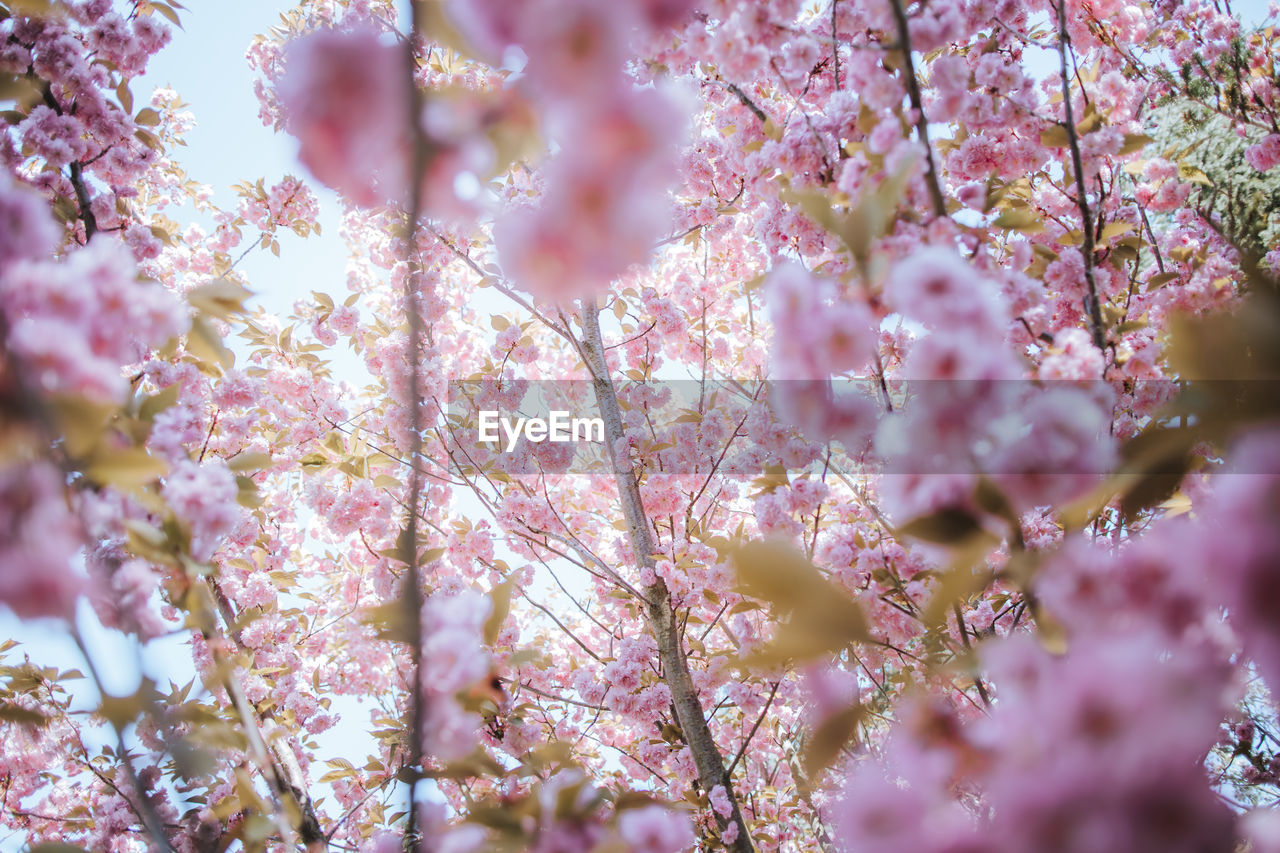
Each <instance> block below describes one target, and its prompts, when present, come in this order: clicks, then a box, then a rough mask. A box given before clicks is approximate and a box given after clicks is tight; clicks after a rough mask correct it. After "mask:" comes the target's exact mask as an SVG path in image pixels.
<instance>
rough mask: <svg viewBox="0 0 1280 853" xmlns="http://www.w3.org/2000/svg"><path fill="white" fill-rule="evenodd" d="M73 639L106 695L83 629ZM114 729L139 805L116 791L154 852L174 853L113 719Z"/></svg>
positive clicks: (117, 745) (73, 632)
mask: <svg viewBox="0 0 1280 853" xmlns="http://www.w3.org/2000/svg"><path fill="white" fill-rule="evenodd" d="M71 639H72V640H73V641H74V642H75V644H76V647H77V648H78V649H79V650H80V656H81V657H83V658H84V662H85V665H86V666H87V667H88V668H89V675H90V677H92V678H93V683H94V686H95V687H97V688H98V692H99V693H101V694H102V695H103V696H106V695H107V689H106V687H105V686H103V681H102V674H101V673H100V672H99V671H98V665H97V663H96V662H95V661H94V659H93V655H91V654H89V649H88V647H87V646H86V645H85V643H84V637H83V636H82V635H81V634H80V629H79V628H77V627H75V626H74V625H73V626H72V628H71ZM111 729H112V731H113V732H114V733H115V736H116V750H117V751H116V756H117V757H118V758H119V759H120V766H121V767H122V768H124V773H125V776H127V777H128V778H129V785H130V786H131V787H132V788H133V792H134V795H135V796H136V797H137V798H138V802H137V803H136V804H135V803H132V802H130V801H129V799H128V798H127V797H124V792H123V791H120V789H119V788H116V792H117V793H119V794H120V796H121V797H123V798H124V799H125V802H127V803H129V806H130V807H131V808H132V809H133V813H134V814H136V815H137V816H138V818H139V819H140V820H141V821H142V828H143V829H145V830H146V832H147V835H149V836H151V840H152V841H153V842H154V849H156V850H160V851H162V852H163V853H173V847H172V845H170V844H169V837H168V836H167V835H165V832H164V821H163V820H161V819H160V815H159V814H158V813H157V812H156V810H155V807H154V806H153V805H152V803H151V798H150V797H149V796H148V795H147V789H146V788H144V787H143V786H142V780H141V779H139V778H138V773H137V771H136V770H134V767H133V762H132V761H131V760H130V758H129V750H128V749H127V748H126V747H125V743H124V730H123V728H122V727H121V726H120V724H119V723H117V722H115V721H114V720H113V721H112V722H111ZM85 763H86V764H88V763H89V760H88V754H87V753H86V755H85ZM90 767H92V765H90ZM111 787H113V788H115V787H116V786H115V785H114V784H112V786H111Z"/></svg>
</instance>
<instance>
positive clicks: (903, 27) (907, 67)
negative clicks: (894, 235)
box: [891, 0, 947, 219]
mask: <svg viewBox="0 0 1280 853" xmlns="http://www.w3.org/2000/svg"><path fill="white" fill-rule="evenodd" d="M891 3H892V5H893V20H894V23H895V24H897V28H898V47H899V48H901V50H902V66H903V71H904V72H905V73H906V78H907V97H908V98H910V99H911V109H912V110H913V111H914V112H915V114H916V135H917V136H918V137H919V138H920V144H922V145H923V146H924V163H925V172H926V174H925V183H926V184H928V186H929V198H930V200H931V201H932V202H933V215H934V216H936V217H938V218H939V219H941V218H942V217H944V216H946V215H947V201H946V199H945V198H944V197H943V195H942V180H941V178H939V177H938V167H937V165H935V164H934V161H933V146H932V145H931V144H930V143H929V120H928V119H927V118H925V114H924V102H923V101H922V100H921V98H920V81H919V80H917V79H916V65H915V60H914V59H912V57H911V28H910V26H909V25H908V23H907V10H906V9H905V8H904V7H903V5H902V0H891Z"/></svg>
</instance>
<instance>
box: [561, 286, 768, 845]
mask: <svg viewBox="0 0 1280 853" xmlns="http://www.w3.org/2000/svg"><path fill="white" fill-rule="evenodd" d="M581 316H582V319H581V322H582V331H583V339H582V343H581V352H582V356H583V360H584V361H585V362H586V366H587V370H588V371H589V372H590V373H591V384H592V387H593V389H594V391H595V396H596V403H597V404H598V406H599V408H600V416H601V418H602V419H603V420H604V424H605V440H606V444H607V449H608V454H609V461H610V463H611V464H612V466H613V475H614V480H615V482H616V483H617V487H618V500H619V502H620V503H621V505H622V514H623V517H624V519H625V521H626V525H627V536H628V539H629V541H630V544H631V551H632V553H633V554H634V556H635V560H636V562H637V563H638V564H639V565H640V566H642V567H644V568H648V569H650V570H652V569H653V568H654V567H655V563H654V559H653V555H654V551H655V547H654V543H653V538H652V536H651V534H650V531H649V522H648V517H647V516H646V515H645V510H644V504H643V503H642V501H641V498H640V484H639V482H638V481H637V480H636V475H635V472H634V471H633V470H632V468H631V463H630V461H629V460H627V459H625V458H620V457H619V456H618V447H619V445H620V443H621V441H622V440H623V439H624V438H625V435H626V433H625V430H624V428H623V425H622V412H621V409H620V408H619V405H618V395H617V391H616V389H615V388H614V386H613V380H612V378H611V377H610V375H609V365H608V362H607V361H606V360H605V348H604V342H603V340H602V339H601V334H600V307H599V306H598V305H597V304H596V302H595V301H594V300H591V299H584V300H583V301H582V315H581ZM643 593H644V603H645V608H644V611H645V614H646V621H647V622H648V623H649V630H650V631H651V632H652V633H653V636H654V639H655V640H656V641H657V646H658V658H659V660H660V661H661V663H662V678H663V680H664V681H665V682H666V684H667V687H668V688H669V689H670V690H671V704H672V706H673V707H674V708H675V713H676V721H677V722H678V723H679V725H680V730H681V736H682V738H683V739H684V742H685V743H686V744H687V745H688V747H689V752H690V753H691V754H692V756H693V761H694V764H695V765H696V766H697V768H698V778H699V780H700V781H701V782H702V786H703V788H704V789H705V790H707V791H708V792H709V791H711V789H712V788H714V787H715V786H717V785H722V786H724V790H725V792H726V793H727V794H728V797H729V803H730V805H731V806H732V808H733V811H732V813H731V814H730V816H729V817H728V818H723V817H721V816H720V815H719V814H718V813H716V814H715V818H716V822H717V823H718V824H719V826H720V828H721V830H722V831H723V830H725V829H727V828H728V826H729V824H730V823H733V824H735V825H736V826H737V829H738V835H737V838H736V839H735V840H734V841H733V843H732V844H730V845H727V846H728V848H729V849H730V850H733V851H735V853H753V851H754V850H755V845H754V844H752V842H751V833H750V831H749V830H748V829H747V824H746V821H745V820H744V819H743V817H742V811H741V809H739V807H738V799H737V796H736V795H735V794H734V790H733V780H732V779H730V778H729V774H728V773H727V772H726V771H725V766H724V756H722V755H721V754H720V748H719V747H718V746H717V745H716V742H715V739H714V738H713V737H712V735H711V728H710V726H709V725H708V724H707V717H706V714H705V713H704V711H703V708H702V702H701V700H700V699H699V698H698V691H697V688H695V687H694V684H693V677H692V676H691V675H690V673H689V663H688V659H687V658H686V656H685V652H684V648H683V643H682V642H681V639H680V632H679V623H678V620H677V618H676V613H675V608H674V607H672V606H671V594H670V592H669V591H668V590H667V585H666V584H665V583H664V582H663V580H662V579H661V578H657V579H656V580H655V581H654V583H652V584H649V585H646V586H645V587H644V588H643Z"/></svg>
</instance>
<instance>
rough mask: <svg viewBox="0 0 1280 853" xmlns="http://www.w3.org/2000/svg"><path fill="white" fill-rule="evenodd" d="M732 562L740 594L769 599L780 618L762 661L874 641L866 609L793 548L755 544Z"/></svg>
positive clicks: (742, 549)
mask: <svg viewBox="0 0 1280 853" xmlns="http://www.w3.org/2000/svg"><path fill="white" fill-rule="evenodd" d="M732 559H733V563H734V566H735V568H736V569H737V572H738V587H739V591H740V592H742V593H743V594H744V595H751V596H754V597H756V598H760V599H763V600H765V601H768V602H769V603H770V604H772V605H773V612H774V615H775V616H777V617H778V618H779V625H778V630H777V634H776V636H775V640H774V642H773V643H772V644H771V645H770V648H769V649H767V650H766V651H765V652H764V653H763V655H761V656H760V657H758V658H756V659H755V662H756V663H760V664H773V663H779V662H782V661H785V660H789V659H805V658H811V657H816V656H818V655H822V654H826V653H827V652H830V651H832V650H834V649H840V648H844V647H846V646H848V645H850V644H853V643H859V642H866V641H869V640H870V639H871V634H870V631H869V629H868V626H867V620H866V616H864V615H863V613H862V609H861V608H860V607H859V606H858V605H857V604H856V603H855V602H854V601H853V600H852V599H851V598H850V596H849V594H848V593H847V592H845V590H844V589H842V588H841V587H839V586H837V585H836V584H834V583H832V582H831V581H830V580H828V579H827V578H826V577H824V576H823V574H822V573H821V572H819V571H818V569H817V567H815V566H814V565H813V563H811V562H809V560H808V559H806V558H805V557H804V556H803V555H802V554H800V553H799V552H798V551H796V550H795V549H794V548H792V547H791V546H789V545H786V544H783V543H780V542H752V543H750V544H748V545H744V546H742V547H740V548H738V549H736V550H735V551H733V552H732Z"/></svg>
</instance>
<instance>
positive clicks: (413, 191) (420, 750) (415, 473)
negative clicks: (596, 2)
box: [402, 2, 428, 853]
mask: <svg viewBox="0 0 1280 853" xmlns="http://www.w3.org/2000/svg"><path fill="white" fill-rule="evenodd" d="M409 9H410V12H409V37H408V38H407V39H405V54H406V57H405V59H406V63H405V64H406V69H405V71H406V73H407V74H408V75H409V80H408V103H407V104H406V105H405V107H406V109H407V110H408V115H407V116H406V120H407V121H408V125H409V128H410V134H411V145H412V151H413V164H412V169H411V170H410V172H409V221H408V224H407V227H406V233H405V263H406V265H407V270H406V272H405V279H404V310H405V314H406V315H407V320H408V323H409V348H408V368H407V372H408V380H409V401H408V405H409V459H410V460H411V463H412V464H411V465H410V466H409V496H408V512H407V514H406V517H405V528H404V537H403V540H402V545H403V549H404V553H403V555H402V556H403V559H404V561H405V563H406V565H407V569H406V571H405V575H404V590H403V592H402V595H403V600H404V616H405V627H406V629H407V632H408V639H409V653H410V655H411V659H412V672H411V674H410V677H409V758H408V786H409V816H408V823H407V827H406V830H405V845H406V848H407V849H408V850H411V851H414V853H417V851H420V850H422V849H423V848H422V839H421V838H420V837H419V833H418V783H419V782H421V781H422V776H423V772H424V770H425V763H426V743H425V733H424V732H423V725H424V723H425V721H426V716H427V707H426V699H425V697H424V696H423V690H422V681H423V680H422V640H423V629H422V610H423V596H422V572H421V566H420V565H419V563H418V505H419V504H420V503H421V501H422V471H421V466H420V465H419V464H418V460H419V458H421V456H422V429H423V425H422V376H421V373H422V366H421V362H420V358H421V356H420V352H419V351H420V350H421V348H422V339H423V333H424V330H423V327H422V306H421V293H420V288H421V285H422V258H421V255H420V253H419V251H418V219H419V218H420V217H421V215H422V175H423V173H424V172H425V171H426V160H427V153H428V152H427V141H426V139H425V138H424V137H423V134H422V125H421V122H420V121H419V116H421V115H422V106H423V104H422V92H421V91H420V90H419V89H418V81H417V75H416V74H415V73H414V71H415V69H416V68H417V62H418V57H417V48H416V46H415V45H416V43H417V38H418V35H419V34H420V33H421V32H422V18H421V10H420V8H419V4H418V3H416V2H412V3H410V4H409Z"/></svg>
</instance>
